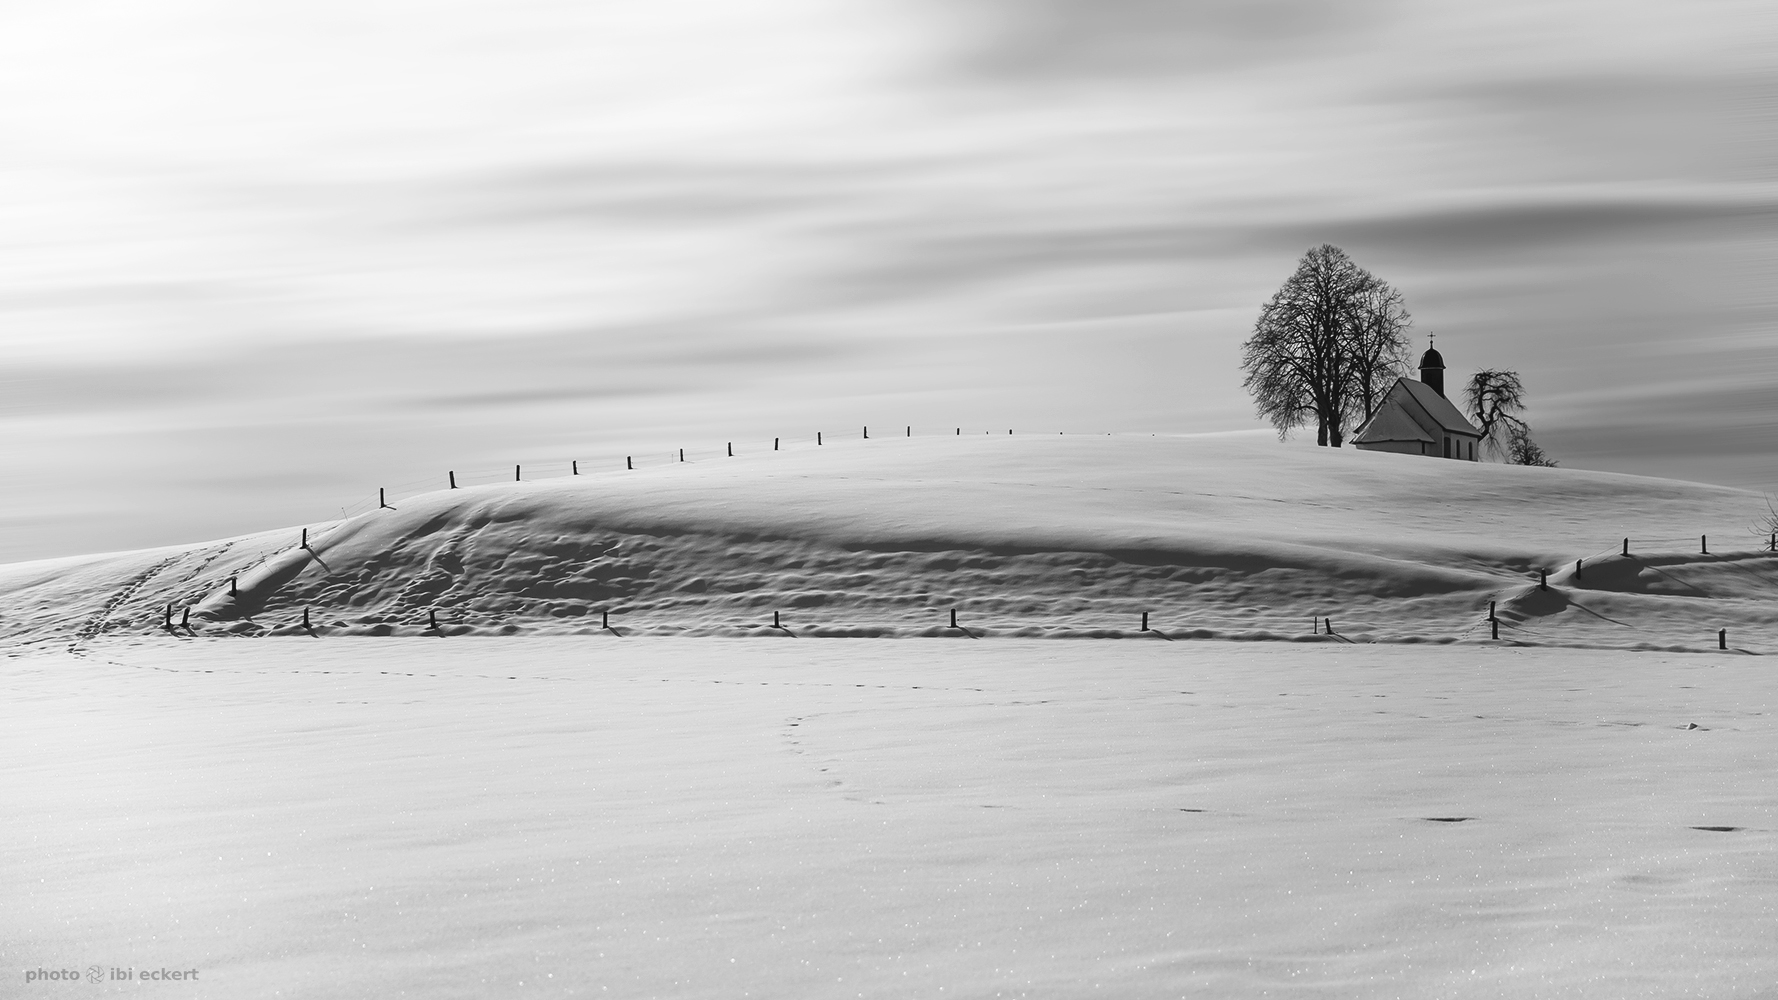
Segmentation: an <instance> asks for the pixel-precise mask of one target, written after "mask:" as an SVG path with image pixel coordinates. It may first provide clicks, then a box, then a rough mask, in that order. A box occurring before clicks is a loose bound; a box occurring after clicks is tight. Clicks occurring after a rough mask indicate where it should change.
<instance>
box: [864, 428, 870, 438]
mask: <svg viewBox="0 0 1778 1000" xmlns="http://www.w3.org/2000/svg"><path fill="white" fill-rule="evenodd" d="M864 439H865V440H866V441H869V440H870V427H869V425H866V426H865V428H864Z"/></svg>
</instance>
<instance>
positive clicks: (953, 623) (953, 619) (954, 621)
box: [951, 608, 957, 628]
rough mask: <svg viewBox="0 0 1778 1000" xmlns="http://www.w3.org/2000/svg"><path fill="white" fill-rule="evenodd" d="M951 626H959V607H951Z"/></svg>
mask: <svg viewBox="0 0 1778 1000" xmlns="http://www.w3.org/2000/svg"><path fill="white" fill-rule="evenodd" d="M951 627H952V628H956V627H957V609H956V608H952V609H951Z"/></svg>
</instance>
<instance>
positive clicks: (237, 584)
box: [228, 576, 241, 597]
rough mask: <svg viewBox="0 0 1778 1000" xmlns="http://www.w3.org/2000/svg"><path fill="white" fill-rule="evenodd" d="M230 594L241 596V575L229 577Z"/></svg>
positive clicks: (231, 595)
mask: <svg viewBox="0 0 1778 1000" xmlns="http://www.w3.org/2000/svg"><path fill="white" fill-rule="evenodd" d="M228 596H230V597H239V596H241V578H240V577H238V576H231V577H229V578H228Z"/></svg>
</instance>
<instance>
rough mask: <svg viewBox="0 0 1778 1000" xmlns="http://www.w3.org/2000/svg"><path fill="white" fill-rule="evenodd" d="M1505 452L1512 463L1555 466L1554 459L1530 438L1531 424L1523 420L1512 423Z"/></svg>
mask: <svg viewBox="0 0 1778 1000" xmlns="http://www.w3.org/2000/svg"><path fill="white" fill-rule="evenodd" d="M1506 453H1507V457H1508V458H1510V459H1512V463H1513V464H1514V465H1541V466H1543V467H1544V468H1546V469H1553V468H1555V467H1556V460H1555V459H1553V458H1551V457H1550V456H1549V455H1547V454H1545V452H1544V450H1543V448H1541V447H1539V446H1538V444H1537V442H1536V441H1533V440H1531V426H1530V425H1529V424H1527V423H1525V422H1524V421H1523V420H1519V421H1515V422H1514V423H1513V425H1512V431H1511V432H1510V433H1509V435H1508V440H1507V445H1506Z"/></svg>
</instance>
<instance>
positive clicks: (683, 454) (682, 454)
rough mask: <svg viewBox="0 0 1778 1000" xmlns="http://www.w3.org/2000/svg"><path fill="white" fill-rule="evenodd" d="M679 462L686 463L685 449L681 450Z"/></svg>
mask: <svg viewBox="0 0 1778 1000" xmlns="http://www.w3.org/2000/svg"><path fill="white" fill-rule="evenodd" d="M679 460H680V461H681V462H683V461H685V449H684V448H681V449H679Z"/></svg>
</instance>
